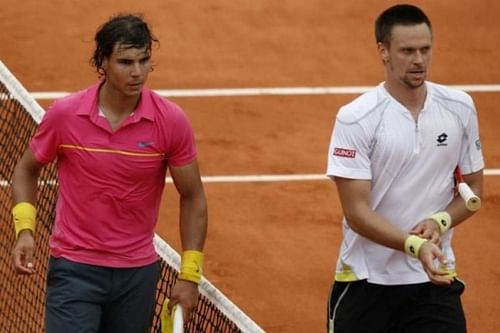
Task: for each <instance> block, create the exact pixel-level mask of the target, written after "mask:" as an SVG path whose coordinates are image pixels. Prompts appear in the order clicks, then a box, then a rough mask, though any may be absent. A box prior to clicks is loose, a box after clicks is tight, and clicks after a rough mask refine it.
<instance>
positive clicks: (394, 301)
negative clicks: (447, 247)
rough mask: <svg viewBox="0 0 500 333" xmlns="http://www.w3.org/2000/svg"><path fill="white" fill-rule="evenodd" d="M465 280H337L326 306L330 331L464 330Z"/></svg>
mask: <svg viewBox="0 0 500 333" xmlns="http://www.w3.org/2000/svg"><path fill="white" fill-rule="evenodd" d="M464 288H465V286H464V284H463V282H461V281H460V280H458V279H455V280H454V281H453V283H452V284H450V285H443V286H438V285H434V284H432V283H430V282H428V283H420V284H413V285H390V286H386V285H377V284H372V283H368V282H367V281H366V280H361V281H354V282H334V284H333V286H332V289H331V291H330V296H329V299H328V309H327V332H329V333H364V332H366V333H423V332H432V333H441V332H443V333H444V332H447V333H448V332H453V333H465V332H466V323H465V316H464V311H463V308H462V303H461V300H460V295H461V294H462V293H463V291H464Z"/></svg>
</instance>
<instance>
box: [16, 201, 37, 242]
mask: <svg viewBox="0 0 500 333" xmlns="http://www.w3.org/2000/svg"><path fill="white" fill-rule="evenodd" d="M12 216H13V217H14V228H15V229H16V238H17V237H18V236H19V233H20V232H21V231H22V230H25V229H29V230H31V231H32V232H33V234H34V233H35V227H36V208H35V206H33V205H32V204H30V203H29V202H20V203H18V204H17V205H15V206H14V208H12Z"/></svg>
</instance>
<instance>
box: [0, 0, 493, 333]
mask: <svg viewBox="0 0 500 333" xmlns="http://www.w3.org/2000/svg"><path fill="white" fill-rule="evenodd" d="M0 2H1V3H2V10H1V11H0V26H1V28H2V29H1V30H2V33H1V34H0V45H2V47H1V48H0V60H2V61H3V62H4V63H5V64H6V65H7V66H8V67H9V69H10V70H11V71H12V72H13V73H14V74H15V75H16V77H17V78H18V79H19V81H21V82H22V84H23V85H24V86H25V87H26V88H27V89H28V90H29V91H30V92H54V91H55V92H58V91H62V92H72V91H76V90H79V89H82V88H84V87H86V86H87V85H90V84H92V83H94V82H95V81H96V80H97V75H96V73H95V72H94V71H93V69H92V68H91V67H90V65H89V63H88V60H89V58H90V56H91V53H92V50H93V42H92V39H93V35H94V32H95V30H96V27H97V26H98V25H99V24H101V23H102V22H103V21H105V20H106V19H107V18H108V17H109V16H111V15H112V14H114V13H117V12H134V13H137V12H140V13H143V14H144V17H145V19H146V20H147V21H149V22H150V24H151V26H152V28H153V30H154V32H155V34H156V36H157V37H158V38H159V40H160V42H161V44H160V47H159V48H158V49H155V50H154V53H153V59H154V61H155V63H156V68H155V71H154V72H153V73H152V74H151V75H150V81H149V86H150V87H151V88H154V89H223V88H224V89H226V88H272V87H344V86H373V85H376V84H377V83H379V82H380V81H381V80H383V68H382V65H381V63H380V61H379V58H378V56H377V54H376V47H375V42H374V37H373V21H374V19H375V17H376V16H377V15H378V13H379V12H380V11H381V10H383V9H384V8H385V7H387V6H388V5H390V4H394V3H396V2H394V1H387V0H384V1H369V0H366V1H360V0H355V1H347V0H344V1H327V0H309V1H304V0H283V1H271V0H268V1H265V0H252V1H249V0H236V1H229V0H226V1H222V0H219V1H217V0H205V1H180V0H175V1H170V0H167V1H161V0H147V1H142V2H139V1H130V0H124V1H119V2H118V1H111V0H105V1H98V0H86V1H78V2H77V1H64V0H52V1H50V2H49V1H39V0H24V1H16V2H13V1H7V0H0ZM412 3H414V4H416V5H420V6H421V7H422V8H423V9H424V10H425V11H426V12H427V14H428V15H429V16H430V18H431V20H432V22H433V25H434V34H435V45H434V51H433V52H434V56H433V57H434V58H433V64H432V69H431V75H430V77H429V79H430V80H432V81H436V82H439V83H443V84H449V85H479V84H499V83H500V61H499V59H500V42H499V41H500V21H499V19H498V13H500V2H498V1H494V0H482V1H474V2H472V1H465V0H457V1H446V0H443V1H431V0H428V1H413V2H412ZM471 95H472V96H473V98H474V100H475V103H476V107H477V110H478V112H479V120H480V130H481V138H482V144H483V153H484V155H485V161H486V169H488V170H497V171H498V169H499V168H500V148H499V147H500V145H499V144H498V143H499V142H500V130H499V127H500V125H499V124H500V116H499V115H498V105H500V91H499V90H498V89H497V90H496V91H489V92H472V93H471ZM356 96H357V93H348V94H302V95H301V94H294V93H293V92H291V93H287V94H279V95H267V94H264V95H262V94H260V95H259V94H257V95H251V96H220V95H214V96H205V97H200V96H195V97H172V98H171V99H172V100H173V101H175V102H176V103H178V104H179V105H180V106H181V107H182V108H183V109H184V110H185V111H186V113H187V114H188V116H189V117H190V119H191V121H192V124H193V126H194V130H195V133H196V138H197V143H198V150H199V162H200V167H201V171H202V175H203V176H204V177H207V178H206V179H207V182H206V183H205V190H206V193H207V197H208V203H209V234H208V239H207V243H206V251H205V252H206V256H207V259H206V265H205V266H206V269H205V273H206V274H205V275H206V277H207V278H208V280H210V281H211V282H212V283H213V284H214V285H215V286H216V287H217V288H218V289H220V290H221V291H222V292H223V293H224V294H225V295H226V296H227V297H228V298H229V299H231V300H232V301H233V302H234V303H235V304H236V305H237V306H239V307H240V308H241V309H242V310H243V311H244V312H245V313H246V314H247V315H248V316H250V317H251V318H252V319H253V320H254V321H255V322H257V324H259V325H260V326H261V327H262V328H263V329H264V330H265V331H266V332H270V333H292V332H304V333H309V332H324V331H325V330H324V322H325V304H326V297H327V293H328V290H329V288H330V285H331V283H332V279H333V274H334V263H335V261H336V258H337V253H338V248H339V241H340V238H341V224H340V222H341V217H342V211H341V208H340V206H339V203H338V198H337V194H336V189H335V185H334V183H333V182H331V181H330V180H328V179H319V180H306V179H302V180H286V181H278V180H276V179H275V180H270V181H257V179H256V178H255V177H254V176H259V175H274V176H276V175H280V176H290V175H310V174H312V175H321V174H323V173H324V172H325V168H326V154H327V147H328V142H329V138H330V133H331V129H332V125H333V121H334V118H335V114H336V112H337V110H338V108H339V107H340V106H341V105H342V104H344V103H346V102H348V101H350V100H352V99H353V98H354V97H356ZM39 103H40V104H41V105H42V106H44V107H46V106H48V105H49V104H50V103H51V100H50V99H41V100H39ZM215 176H235V177H234V178H230V179H229V181H220V180H219V181H217V179H215V180H214V178H213V177H215ZM237 176H240V177H239V178H238V177H237ZM246 176H252V177H246ZM298 178H300V177H298ZM236 180H237V181H236ZM499 188H500V177H499V176H498V175H497V176H495V175H487V176H485V195H484V197H483V204H484V206H483V208H482V209H481V210H480V211H479V213H477V214H476V215H475V216H474V217H473V218H471V219H470V220H469V221H468V222H467V223H465V224H463V225H461V226H460V227H459V228H457V230H456V233H455V238H454V247H455V252H456V255H457V257H458V271H459V275H460V277H461V278H462V279H463V280H465V282H466V284H467V288H466V291H465V293H464V295H463V302H464V307H465V311H466V315H467V319H468V328H469V332H472V333H492V332H500V318H499V317H498V314H499V313H500V301H499V300H498V295H499V294H500V251H499V250H498V249H499V246H498V244H499V242H498V239H499V238H500V224H499V222H500V209H499V204H500V190H499ZM175 193H176V192H175V189H174V188H173V185H171V184H167V186H166V192H165V195H164V198H163V206H162V210H161V216H160V222H159V225H158V233H159V234H160V235H161V236H162V237H163V238H164V239H165V240H167V241H168V242H169V243H170V244H171V245H172V246H173V247H174V248H176V249H179V236H178V228H177V215H178V210H177V202H176V201H177V197H176V194H175ZM0 330H1V329H0ZM20 333H21V332H20Z"/></svg>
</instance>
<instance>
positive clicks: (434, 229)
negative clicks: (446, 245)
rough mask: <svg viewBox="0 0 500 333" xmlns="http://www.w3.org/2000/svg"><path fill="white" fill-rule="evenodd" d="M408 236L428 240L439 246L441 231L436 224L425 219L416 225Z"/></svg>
mask: <svg viewBox="0 0 500 333" xmlns="http://www.w3.org/2000/svg"><path fill="white" fill-rule="evenodd" d="M410 235H416V236H418V237H421V238H424V239H427V240H429V241H430V242H431V243H434V244H436V245H437V246H439V247H440V246H441V230H440V229H439V226H438V225H437V223H436V222H435V221H434V220H432V219H426V220H424V221H422V222H420V223H419V224H417V225H416V226H415V227H414V228H413V229H412V230H411V231H410Z"/></svg>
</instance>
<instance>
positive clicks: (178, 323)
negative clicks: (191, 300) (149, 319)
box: [172, 304, 184, 333]
mask: <svg viewBox="0 0 500 333" xmlns="http://www.w3.org/2000/svg"><path fill="white" fill-rule="evenodd" d="M172 333H184V314H183V311H182V307H181V306H180V304H178V305H177V306H176V307H175V312H174V327H173V330H172Z"/></svg>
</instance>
